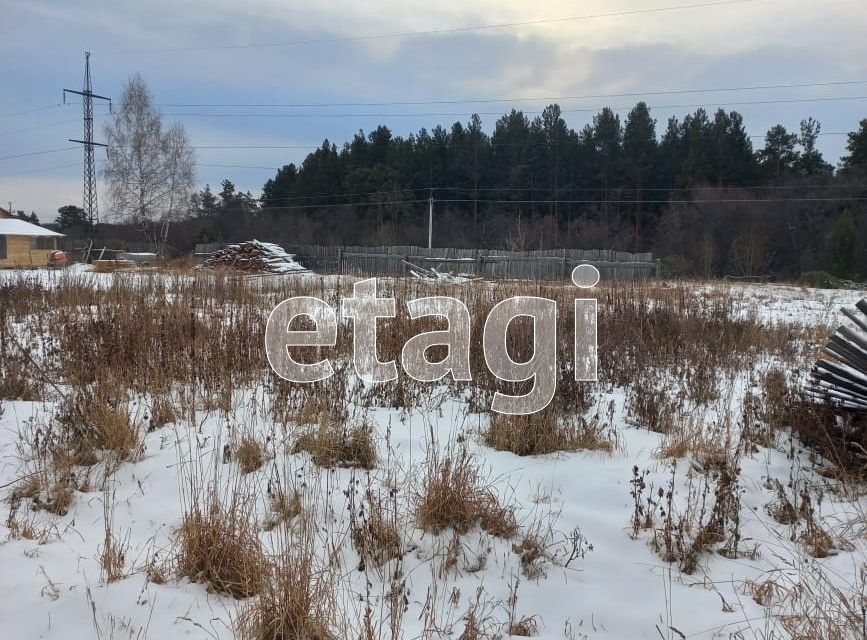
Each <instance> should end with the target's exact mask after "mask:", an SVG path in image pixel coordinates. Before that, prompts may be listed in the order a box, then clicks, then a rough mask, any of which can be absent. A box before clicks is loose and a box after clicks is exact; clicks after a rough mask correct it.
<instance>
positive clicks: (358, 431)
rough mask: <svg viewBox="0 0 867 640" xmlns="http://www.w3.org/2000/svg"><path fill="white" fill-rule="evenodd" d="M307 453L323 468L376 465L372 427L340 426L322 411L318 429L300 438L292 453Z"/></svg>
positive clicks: (363, 425)
mask: <svg viewBox="0 0 867 640" xmlns="http://www.w3.org/2000/svg"><path fill="white" fill-rule="evenodd" d="M301 451H306V452H308V453H309V454H310V455H311V456H312V458H313V462H314V463H315V464H317V465H318V466H320V467H358V468H361V469H373V467H374V466H376V443H375V442H374V439H373V428H372V427H370V426H368V425H366V424H356V425H353V426H346V425H340V424H338V423H336V422H334V421H332V420H330V419H328V417H327V416H325V415H324V414H323V418H322V420H321V422H320V425H319V428H318V429H316V430H314V431H309V432H307V433H305V434H304V435H302V436H301V437H300V438H298V440H297V442H296V443H295V446H294V448H293V453H299V452H301Z"/></svg>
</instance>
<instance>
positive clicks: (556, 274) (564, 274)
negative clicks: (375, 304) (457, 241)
mask: <svg viewBox="0 0 867 640" xmlns="http://www.w3.org/2000/svg"><path fill="white" fill-rule="evenodd" d="M285 248H286V250H287V251H289V252H290V253H294V254H295V255H296V256H297V258H298V261H299V262H301V264H303V265H304V266H305V267H307V268H308V269H311V270H313V271H316V272H319V273H349V274H356V275H364V276H405V275H410V271H411V270H412V268H413V265H417V266H419V267H422V268H423V269H431V268H433V269H436V270H437V271H439V272H441V273H442V272H451V273H454V274H466V275H469V276H473V277H478V278H485V279H489V280H510V279H512V280H568V279H569V277H570V275H571V273H572V269H574V268H575V266H576V265H579V264H582V263H590V264H592V265H594V266H595V267H596V268H597V269H599V273H600V275H601V277H602V279H603V280H635V279H642V278H647V277H651V276H658V275H659V262H658V261H654V259H653V254H652V253H627V252H625V251H610V250H605V249H593V250H585V249H550V250H545V251H500V250H495V249H451V248H438V247H437V248H433V249H427V248H424V247H413V246H396V247H394V246H389V247H354V246H323V245H287V246H286V247H285Z"/></svg>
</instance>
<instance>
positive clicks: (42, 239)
mask: <svg viewBox="0 0 867 640" xmlns="http://www.w3.org/2000/svg"><path fill="white" fill-rule="evenodd" d="M56 247H57V245H56V244H54V237H53V236H33V237H31V238H30V248H31V249H55V248H56Z"/></svg>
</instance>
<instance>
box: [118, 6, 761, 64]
mask: <svg viewBox="0 0 867 640" xmlns="http://www.w3.org/2000/svg"><path fill="white" fill-rule="evenodd" d="M764 1H766V0H711V1H709V2H694V3H691V4H682V5H669V6H662V7H648V8H645V9H627V10H623V11H610V12H606V13H592V14H585V15H580V16H567V17H558V18H541V19H538V20H522V21H515V22H500V23H494V24H480V25H469V26H461V27H446V28H442V29H428V30H425V31H396V32H391V33H374V34H365V35H359V36H337V37H331V38H308V39H303V40H288V41H278V42H249V43H244V44H226V45H202V46H196V47H178V48H165V49H144V50H137V51H136V50H126V51H108V52H103V54H102V55H132V54H136V55H140V54H154V53H187V52H193V51H220V50H234V49H253V48H266V47H295V46H306V45H315V44H336V43H340V42H362V41H366V40H378V39H383V38H413V37H419V36H431V35H444V34H450V33H465V32H470V31H492V30H497V29H511V28H514V27H529V26H538V25H544V24H556V23H564V22H578V21H582V20H598V19H601V18H616V17H623V16H634V15H647V14H654V13H668V12H673V11H683V10H688V9H703V8H707V7H720V6H730V5H738V4H752V3H755V2H764Z"/></svg>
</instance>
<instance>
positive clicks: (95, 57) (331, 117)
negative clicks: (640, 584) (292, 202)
mask: <svg viewBox="0 0 867 640" xmlns="http://www.w3.org/2000/svg"><path fill="white" fill-rule="evenodd" d="M715 1H717V0H704V2H702V1H701V0H593V1H590V0H582V1H574V2H567V1H565V0H541V1H538V2H525V1H521V2H518V1H514V0H469V1H467V0H462V1H458V0H439V1H438V2H436V3H432V2H430V3H429V2H426V3H409V2H397V1H396V0H365V1H364V2H359V1H358V0H319V1H318V2H307V1H304V0H295V1H293V2H287V1H280V0H245V1H243V2H241V1H238V0H232V1H229V0H209V1H208V2H195V1H180V2H178V1H177V0H175V1H172V2H169V1H166V0H151V1H149V2H142V1H141V0H139V1H137V2H123V1H120V0H116V1H114V2H104V1H102V2H97V1H89V0H85V1H77V0H55V1H44V0H27V1H20V2H19V1H8V0H0V87H2V89H0V206H3V207H4V208H5V207H6V206H7V203H8V202H9V201H12V205H13V208H14V209H16V210H17V209H23V210H26V211H28V212H29V211H35V212H37V214H38V215H39V217H40V219H41V220H43V221H50V220H51V219H53V217H54V215H55V211H56V209H57V207H59V206H61V205H63V204H67V203H73V204H79V205H80V204H81V200H82V195H81V173H82V164H81V161H82V151H81V149H80V148H75V149H66V150H63V151H59V152H52V153H34V152H42V151H49V150H54V149H60V148H65V147H72V146H73V145H72V144H71V143H69V142H67V139H68V138H80V137H81V136H82V124H81V106H80V103H78V104H74V105H66V106H63V105H62V104H61V92H62V89H63V88H64V87H66V88H74V89H80V88H81V86H82V78H83V67H84V53H83V52H84V51H85V50H89V51H91V52H92V55H91V68H92V74H93V89H94V91H95V92H96V93H101V94H103V95H108V96H112V97H117V96H119V95H120V93H121V91H122V87H123V84H124V82H125V81H126V79H127V78H128V77H129V75H130V74H132V73H134V72H139V73H141V75H142V77H143V78H144V79H145V81H146V83H147V84H148V86H149V88H150V90H151V92H152V94H153V96H154V100H155V102H156V103H157V104H159V105H161V106H160V108H161V110H162V111H163V113H164V115H165V117H166V119H167V120H170V121H171V120H180V121H181V122H183V123H184V125H185V126H186V128H187V130H188V132H189V134H190V136H191V138H192V141H193V144H194V145H195V146H196V147H197V159H198V162H199V167H198V181H199V182H200V183H201V185H204V184H205V183H210V184H211V186H212V187H215V186H217V185H219V183H220V181H221V180H222V179H223V178H224V177H228V178H230V179H231V180H232V181H233V182H234V183H235V184H236V185H237V186H238V187H240V188H242V189H244V190H246V189H249V190H251V191H252V192H253V193H254V194H255V195H258V194H259V191H260V189H261V186H262V184H263V183H264V181H265V180H267V179H268V178H269V177H272V176H273V174H274V171H275V169H274V168H276V167H278V166H281V165H283V164H286V163H288V162H296V163H298V162H300V161H301V160H302V159H303V158H304V156H305V154H306V153H307V150H308V149H307V148H306V147H314V146H317V145H319V144H320V143H321V142H322V140H323V139H324V138H326V137H327V138H329V139H330V140H332V141H334V142H336V143H337V144H338V145H341V144H342V143H343V142H344V141H345V140H347V139H348V138H350V137H351V136H352V134H353V133H354V132H355V131H357V130H358V129H364V130H365V131H369V130H370V129H372V128H373V127H375V126H376V125H377V124H379V123H384V124H387V125H388V126H389V127H390V128H391V130H392V131H393V132H394V133H395V134H396V135H408V134H409V133H411V132H414V131H417V130H418V129H419V128H420V127H422V126H424V127H427V128H429V129H430V128H432V127H433V126H434V125H436V124H443V125H450V124H451V123H452V122H453V121H455V120H461V121H466V120H467V119H468V116H469V114H470V113H472V112H474V111H475V112H478V113H480V114H482V120H483V122H484V125H485V128H486V130H488V131H490V130H491V129H492V128H493V125H494V122H495V121H496V119H497V115H498V114H501V113H502V112H504V111H506V110H508V109H509V108H511V107H512V106H515V107H518V108H523V109H524V110H525V111H526V112H527V113H528V114H530V115H534V114H535V113H536V112H538V111H539V110H541V108H542V107H544V106H545V104H546V101H544V100H523V101H518V100H511V101H508V102H487V101H489V100H493V99H499V98H555V97H564V96H587V95H595V96H599V95H610V94H623V93H638V94H642V96H643V98H644V99H645V101H646V102H647V103H648V104H649V105H650V106H651V113H652V115H653V116H654V117H655V118H656V119H657V131H658V132H661V130H662V129H664V126H665V122H666V120H667V119H668V117H669V116H671V115H677V116H682V115H683V114H684V113H686V112H688V111H692V110H694V109H695V106H697V105H708V109H709V110H710V109H712V108H713V106H714V105H718V104H723V105H724V106H725V108H726V109H728V110H731V109H736V110H738V111H740V112H741V113H742V114H743V115H744V119H745V123H746V125H747V129H748V132H749V133H750V134H751V135H754V136H756V138H754V139H753V143H754V146H756V147H760V146H761V145H762V137H763V135H764V133H765V131H767V129H768V128H769V127H770V126H771V125H773V124H776V123H782V124H784V125H785V126H786V127H788V128H789V129H791V130H797V128H798V123H799V121H800V120H801V119H802V118H804V117H806V116H809V115H812V116H814V117H816V118H817V119H819V120H820V121H821V123H822V128H823V132H825V133H826V134H827V135H823V136H822V138H821V145H820V146H821V150H822V151H823V152H824V153H825V157H826V159H827V160H829V161H830V162H832V163H834V164H836V163H837V162H838V160H839V157H840V155H841V154H842V153H843V148H844V146H845V142H846V138H845V135H839V134H840V133H845V132H846V131H850V130H852V129H854V128H856V126H857V123H858V121H859V120H860V119H862V118H865V117H867V40H865V38H864V33H865V32H867V2H865V0H833V1H831V0H825V1H821V0H816V1H808V0H748V1H743V2H738V3H732V4H727V5H718V6H700V7H698V6H693V7H692V8H682V9H679V10H664V11H656V12H644V13H635V11H636V10H642V11H647V10H649V9H651V10H652V9H660V8H670V7H678V6H680V7H685V6H686V5H689V4H693V5H695V4H706V3H707V2H715ZM629 12H632V13H629ZM599 14H609V15H608V16H605V17H602V16H599ZM610 14H620V15H610ZM581 16H585V18H584V19H570V20H557V21H554V20H551V19H559V18H576V17H581ZM586 16H595V17H586ZM530 21H536V22H537V24H523V25H514V24H512V26H504V27H498V28H487V29H461V28H462V27H471V26H479V25H502V24H504V23H516V22H525V23H526V22H530ZM539 21H545V22H539ZM418 31H439V32H438V33H433V34H430V33H429V34H427V35H411V36H407V35H403V36H395V37H376V38H358V36H368V35H378V34H394V33H404V34H405V33H407V32H418ZM323 40H325V41H326V42H323ZM335 40H338V41H336V42H335ZM299 41H302V42H299ZM311 41H313V42H311ZM273 43H282V44H278V45H276V46H260V45H263V44H273ZM287 43H289V44H287ZM249 45H253V46H249ZM859 81H860V82H859ZM829 82H832V83H833V82H851V84H847V85H835V86H824V87H800V88H785V89H763V90H752V91H744V90H740V91H717V92H704V93H701V92H695V93H673V94H669V95H652V94H655V93H656V92H660V91H668V90H692V89H710V88H731V87H744V86H756V85H783V84H809V83H829ZM648 94H651V95H648ZM828 98H834V100H828ZM839 98H845V99H839ZM638 99H639V98H638V97H605V98H598V97H597V98H584V99H575V98H573V99H565V98H563V99H559V100H556V101H557V102H559V104H560V105H561V107H562V109H563V112H564V118H565V119H566V121H567V123H568V124H569V125H570V126H571V127H572V128H574V129H576V130H577V129H580V128H581V127H583V126H584V124H585V123H587V122H588V121H589V120H590V119H591V118H592V115H593V112H594V111H595V110H598V109H599V108H601V107H603V106H606V105H609V106H611V107H613V108H615V109H618V110H620V111H621V113H622V114H623V115H625V113H626V111H628V109H629V108H630V107H631V106H632V105H634V103H635V102H636V101H637V100H638ZM455 100H479V101H486V102H478V103H472V104H467V103H451V104H442V103H440V104H425V105H418V106H407V105H369V106H328V105H333V104H334V103H380V102H398V101H402V102H411V101H421V102H436V101H455ZM770 100H776V101H779V100H784V101H788V102H782V103H779V102H778V103H776V104H745V103H748V102H753V103H756V102H767V101H770ZM807 100H810V101H807ZM299 103H303V104H305V105H314V106H303V107H285V106H282V107H281V106H273V105H287V104H299ZM323 103H325V106H322V105H323ZM217 104H221V105H226V104H232V105H235V104H242V105H251V104H253V105H269V106H240V107H220V106H213V105H217ZM177 105H205V106H177ZM28 111H29V113H23V114H22V113H21V112H28ZM97 113H98V114H100V115H99V116H98V118H97V125H96V128H97V137H96V139H97V140H99V139H100V138H101V137H102V136H101V128H102V123H103V122H105V120H106V117H107V116H105V115H104V114H105V113H106V109H105V107H104V106H102V105H98V106H97ZM253 114H259V115H258V116H256V117H253ZM835 134H836V135H835ZM220 146H224V147H225V146H234V147H237V146H249V147H266V146H272V147H273V146H282V147H298V148H284V149H265V148H258V149H251V148H248V149H219V148H213V147H220ZM206 147H212V148H206ZM19 154H31V155H20V157H15V158H8V157H7V156H13V155H14V156H19ZM97 157H98V158H101V157H102V153H101V152H99V151H98V152H97ZM209 165H242V166H243V167H244V168H240V167H227V166H209ZM249 167H259V168H249ZM272 167H273V168H272ZM215 190H216V189H215ZM100 196H102V193H100ZM100 209H101V210H102V211H106V210H107V209H108V203H107V202H105V201H104V199H103V198H101V200H100Z"/></svg>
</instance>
